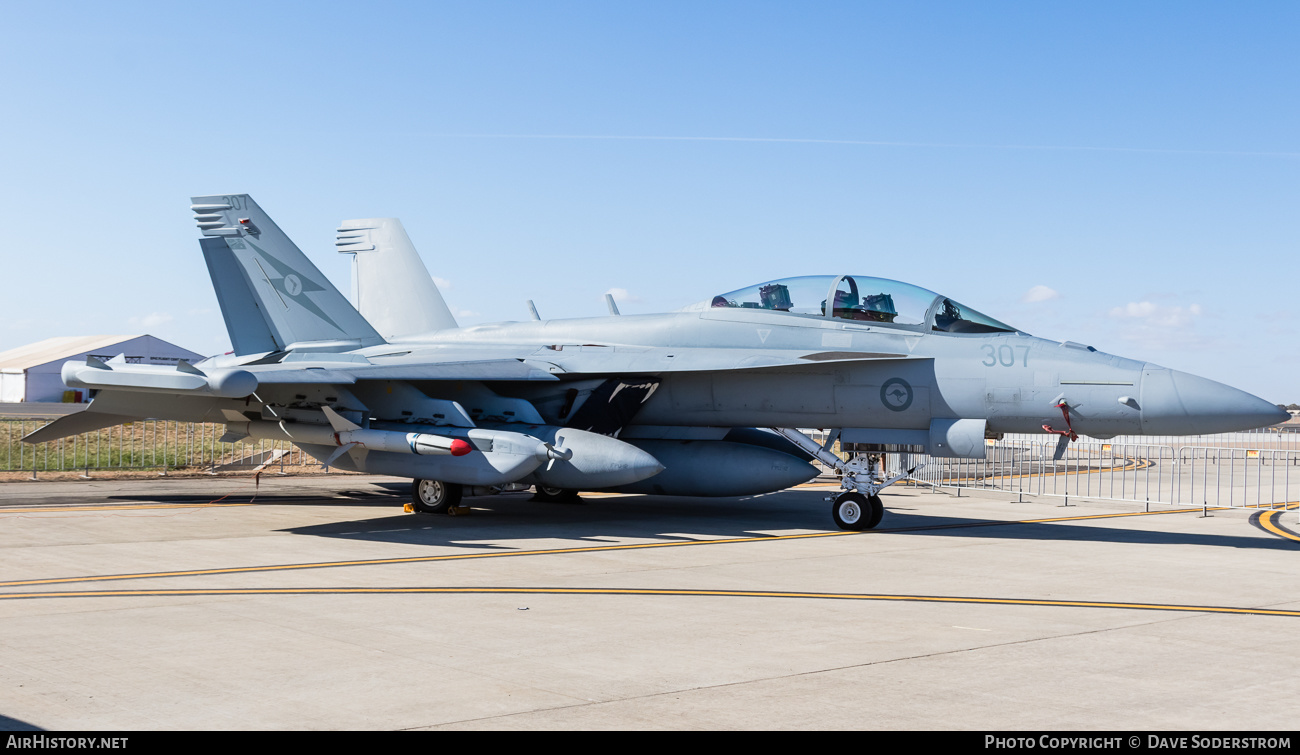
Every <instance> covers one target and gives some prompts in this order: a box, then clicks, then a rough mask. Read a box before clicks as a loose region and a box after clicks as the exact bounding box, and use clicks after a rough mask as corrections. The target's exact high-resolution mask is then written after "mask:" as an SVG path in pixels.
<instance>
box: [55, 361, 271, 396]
mask: <svg viewBox="0 0 1300 755" xmlns="http://www.w3.org/2000/svg"><path fill="white" fill-rule="evenodd" d="M186 367H188V368H189V369H182V368H179V367H168V366H165V365H153V364H126V363H125V362H117V361H115V360H109V361H108V362H102V361H99V360H94V361H91V359H87V361H86V363H85V364H81V363H78V362H64V363H63V368H62V369H61V370H60V377H62V378H63V382H64V383H65V384H66V385H67V386H68V387H70V388H82V389H86V390H105V389H108V390H119V391H139V392H144V393H182V394H194V395H200V396H214V397H217V398H244V397H245V396H251V395H252V394H253V393H254V392H256V391H257V386H258V380H257V376H256V375H254V374H253V373H251V372H248V371H247V370H209V371H207V372H203V371H201V370H198V369H196V368H194V367H192V366H190V365H188V364H187V365H186Z"/></svg>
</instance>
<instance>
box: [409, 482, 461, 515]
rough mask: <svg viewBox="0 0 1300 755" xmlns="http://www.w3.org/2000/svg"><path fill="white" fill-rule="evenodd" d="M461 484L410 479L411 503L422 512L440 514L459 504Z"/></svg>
mask: <svg viewBox="0 0 1300 755" xmlns="http://www.w3.org/2000/svg"><path fill="white" fill-rule="evenodd" d="M464 493H465V488H464V486H462V485H457V484H456V483H454V482H443V481H442V480H412V481H411V503H412V504H413V505H414V506H415V510H416V511H419V512H420V513H422V514H442V513H446V511H447V509H450V508H451V507H452V506H457V505H459V504H460V498H461V496H462V495H464Z"/></svg>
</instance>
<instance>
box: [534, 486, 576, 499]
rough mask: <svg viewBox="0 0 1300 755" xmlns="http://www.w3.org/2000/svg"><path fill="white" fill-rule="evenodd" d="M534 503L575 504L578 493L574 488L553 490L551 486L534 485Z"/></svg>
mask: <svg viewBox="0 0 1300 755" xmlns="http://www.w3.org/2000/svg"><path fill="white" fill-rule="evenodd" d="M533 490H535V491H536V492H535V493H534V494H533V500H534V501H543V502H545V503H574V502H576V501H577V500H578V491H577V490H575V489H573V488H553V487H551V486H549V485H534V486H533Z"/></svg>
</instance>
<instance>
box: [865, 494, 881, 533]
mask: <svg viewBox="0 0 1300 755" xmlns="http://www.w3.org/2000/svg"><path fill="white" fill-rule="evenodd" d="M867 503H869V504H871V519H870V520H869V521H868V522H867V529H869V530H874V529H875V528H876V525H878V524H880V520H881V519H884V518H885V504H884V503H883V502H882V501H881V500H880V496H878V495H873V496H871V497H869V498H867Z"/></svg>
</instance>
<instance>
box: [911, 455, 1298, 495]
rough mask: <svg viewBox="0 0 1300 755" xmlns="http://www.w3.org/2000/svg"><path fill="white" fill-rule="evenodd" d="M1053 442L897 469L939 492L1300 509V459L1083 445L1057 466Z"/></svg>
mask: <svg viewBox="0 0 1300 755" xmlns="http://www.w3.org/2000/svg"><path fill="white" fill-rule="evenodd" d="M1055 451H1056V442H1055V441H1053V440H1041V441H1030V440H1018V439H1003V440H999V441H986V445H985V457H984V458H983V459H942V458H935V457H929V456H924V455H921V454H914V455H905V456H904V457H903V458H899V459H897V460H896V461H891V465H894V464H897V465H898V467H897V468H899V469H907V468H909V467H910V466H912V465H913V464H916V463H918V462H924V466H923V467H922V468H921V469H919V470H917V472H916V474H915V475H914V476H913V477H914V479H915V481H916V482H918V483H921V484H925V485H929V486H931V487H933V488H955V489H957V491H958V494H960V491H961V490H963V489H988V490H1001V491H1004V492H1007V493H1011V494H1018V495H1033V496H1056V497H1060V498H1064V499H1065V501H1066V503H1067V504H1068V503H1069V499H1070V498H1072V497H1073V498H1087V499H1094V500H1115V501H1129V502H1134V503H1142V504H1145V505H1146V506H1147V507H1148V508H1149V507H1150V506H1152V505H1163V506H1171V507H1201V508H1204V509H1209V508H1217V507H1232V508H1255V509H1287V508H1295V507H1297V505H1300V451H1296V450H1281V449H1267V448H1223V447H1209V446H1173V445H1163V444H1152V443H1129V442H1123V443H1117V442H1113V441H1097V440H1081V441H1076V442H1074V443H1071V444H1070V445H1069V447H1068V448H1067V449H1066V453H1065V454H1064V456H1063V457H1062V458H1061V459H1059V460H1055V459H1053V458H1052V456H1053V454H1054V453H1055Z"/></svg>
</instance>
